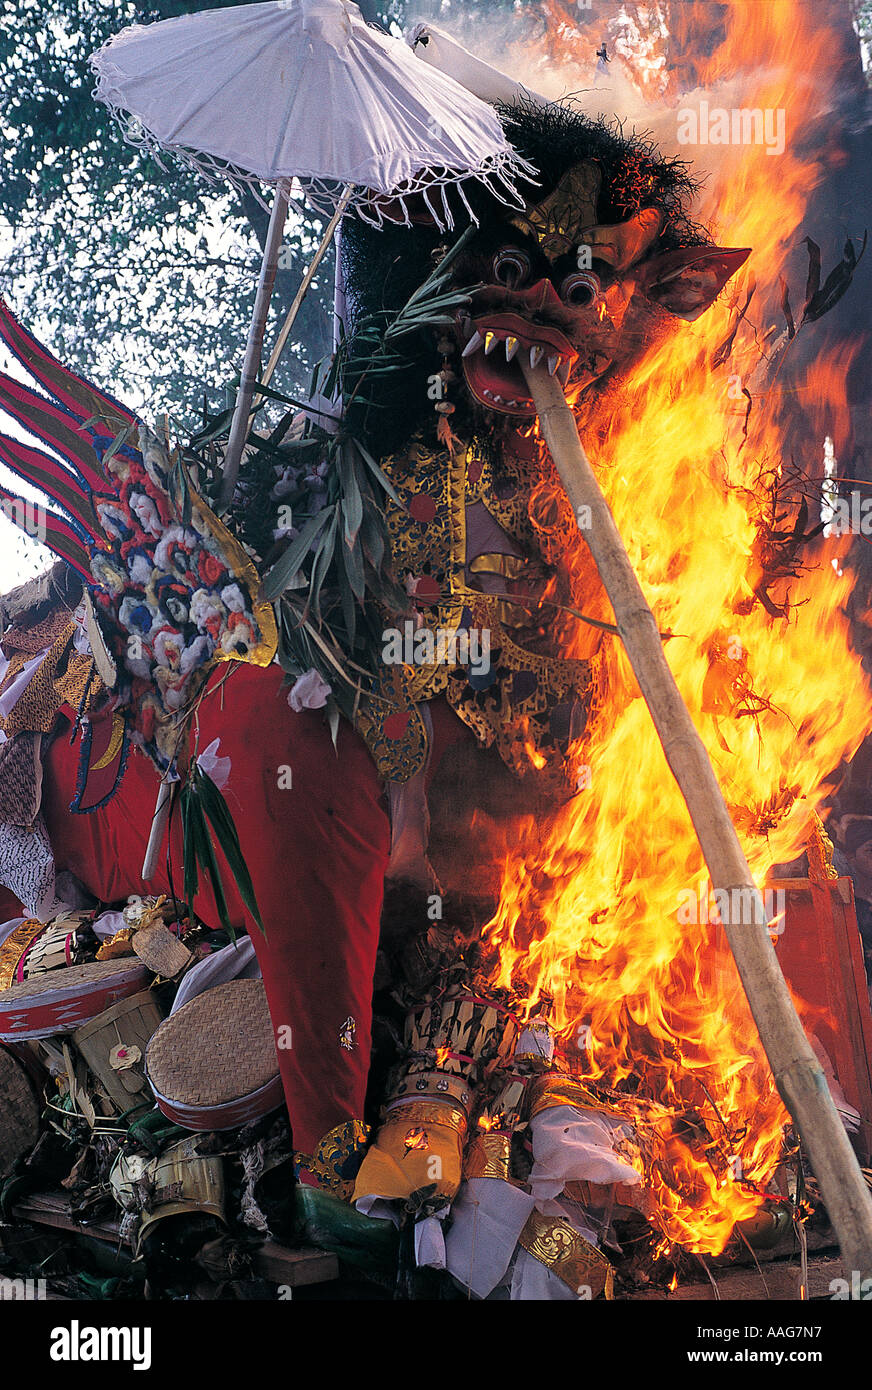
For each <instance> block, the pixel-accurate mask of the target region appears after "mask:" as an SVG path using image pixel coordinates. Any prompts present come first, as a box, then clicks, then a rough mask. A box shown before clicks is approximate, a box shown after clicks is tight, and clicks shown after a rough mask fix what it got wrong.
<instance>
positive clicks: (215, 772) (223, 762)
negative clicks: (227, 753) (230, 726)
mask: <svg viewBox="0 0 872 1390" xmlns="http://www.w3.org/2000/svg"><path fill="white" fill-rule="evenodd" d="M220 745H221V740H220V739H217V738H213V740H212V742H211V743H210V744H209V747H208V748H204V749H203V751H202V753H201V754H200V756H199V757H198V759H197V766H198V767H199V769H200V771H201V772H205V774H206V776H207V777H209V778H210V779H211V780H212V781H213V782H214V783H215V786H216V787H217V788H218V790H219V792H220V791H223V790H224V788H225V787H226V786H227V783H228V782H229V780H230V769H231V767H232V766H233V764H232V763H231V760H230V759H229V758H221V757H219V755H218V749H219V747H220Z"/></svg>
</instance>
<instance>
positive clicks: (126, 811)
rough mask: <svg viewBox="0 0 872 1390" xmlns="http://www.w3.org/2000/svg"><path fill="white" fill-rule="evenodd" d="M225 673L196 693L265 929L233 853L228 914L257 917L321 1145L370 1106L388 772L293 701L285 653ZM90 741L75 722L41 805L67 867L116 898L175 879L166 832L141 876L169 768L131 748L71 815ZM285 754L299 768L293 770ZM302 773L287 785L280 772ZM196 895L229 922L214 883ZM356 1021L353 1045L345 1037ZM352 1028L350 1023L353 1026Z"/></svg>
mask: <svg viewBox="0 0 872 1390" xmlns="http://www.w3.org/2000/svg"><path fill="white" fill-rule="evenodd" d="M225 675H226V668H222V669H221V670H220V671H219V672H218V673H217V674H216V675H215V676H213V678H212V680H211V682H210V687H209V693H208V694H207V696H206V697H205V699H204V700H203V701H202V703H201V705H200V709H199V715H198V724H199V738H198V747H199V749H200V750H201V751H202V750H203V749H205V748H207V747H208V745H209V744H210V743H211V742H212V740H213V739H215V738H218V739H220V747H219V749H218V755H219V757H229V758H231V760H232V767H231V771H230V779H229V782H228V784H227V786H226V787H225V788H224V797H225V800H226V801H227V804H228V806H229V808H230V812H231V814H232V816H233V819H234V821H235V823H236V828H237V831H238V833H239V839H240V843H241V847H242V852H243V854H244V856H245V860H246V863H247V864H248V868H249V871H250V873H251V877H252V882H253V884H254V889H255V894H256V896H257V902H258V906H259V908H260V913H261V917H262V918H263V922H264V925H265V927H266V939H264V937H263V935H262V934H261V932H260V931H259V929H258V927H257V926H256V925H255V924H254V923H253V922H252V921H251V920H250V919H249V918H248V916H247V914H246V912H245V910H244V908H243V907H242V904H241V903H240V901H239V898H238V895H237V894H236V892H235V890H234V888H233V885H232V881H231V878H230V874H229V871H228V870H227V869H226V866H224V864H223V861H221V860H220V855H219V861H220V862H221V864H222V879H223V882H224V886H225V891H226V893H227V900H228V904H229V907H230V914H231V920H233V921H234V922H235V923H237V924H242V923H243V922H244V923H245V925H246V927H247V929H248V930H249V932H250V935H251V938H252V940H253V942H254V946H255V949H256V951H257V956H258V960H259V961H260V964H261V968H262V970H263V977H264V985H265V987H266V993H267V999H268V1001H269V1007H270V1014H271V1017H272V1021H273V1026H274V1028H275V1029H276V1030H279V1029H282V1028H284V1029H286V1030H287V1029H289V1030H290V1033H288V1032H287V1031H286V1032H284V1033H282V1034H280V1035H279V1036H280V1039H281V1041H282V1042H284V1043H287V1042H288V1041H290V1046H289V1047H288V1046H281V1047H279V1050H278V1057H279V1064H280V1067H281V1073H282V1080H283V1082H284V1088H285V1095H286V1098H287V1103H288V1111H289V1114H290V1117H291V1124H292V1127H293V1135H294V1145H295V1147H296V1148H297V1149H298V1150H301V1151H302V1152H304V1153H311V1152H312V1150H313V1148H314V1147H315V1145H316V1144H317V1142H318V1140H319V1139H321V1138H322V1137H323V1136H324V1135H325V1134H326V1133H327V1132H328V1131H329V1130H331V1129H332V1128H334V1127H335V1126H336V1125H339V1124H341V1123H343V1122H344V1121H346V1120H349V1119H360V1118H362V1116H363V1103H364V1097H365V1094H366V1082H367V1074H368V1071H369V1059H370V1041H371V1011H372V981H373V973H374V969H375V956H376V949H377V946H378V934H379V920H380V916H381V907H382V900H383V893H384V872H385V867H386V865H387V860H388V850H389V840H390V834H389V825H388V817H387V812H386V808H385V802H384V798H383V789H382V783H381V781H380V779H379V777H378V773H377V771H376V769H375V765H374V763H373V762H372V759H371V757H370V755H369V752H368V750H367V748H366V745H365V744H364V743H363V740H362V739H361V738H359V736H358V735H357V734H356V733H355V732H354V730H353V729H352V728H351V727H350V726H349V725H348V724H347V723H346V722H345V721H344V720H342V721H341V723H340V730H339V738H338V750H334V748H333V744H332V740H331V737H330V731H329V728H328V725H327V720H326V718H325V715H324V712H323V710H306V711H303V712H302V713H300V714H295V713H293V712H292V711H291V710H290V709H289V707H288V704H287V692H286V691H285V690H282V689H281V680H282V672H281V671H280V670H279V668H278V667H277V666H271V667H269V668H268V669H266V670H261V669H258V668H255V667H251V666H244V665H239V666H236V667H234V668H233V670H232V671H231V674H230V676H229V678H228V679H226V680H225V681H224V682H223V684H220V685H219V682H220V681H221V679H222V677H223V676H225ZM78 753H79V744H78V741H77V742H76V745H75V746H74V747H73V748H71V747H70V744H69V728H68V727H67V728H66V730H62V732H61V733H60V734H59V736H58V737H56V738H55V740H54V742H53V743H52V746H51V749H50V751H49V754H48V757H47V759H46V766H45V780H44V784H43V810H44V814H45V818H46V824H47V828H48V833H49V837H50V839H51V843H52V847H53V849H54V853H55V859H56V863H57V868H58V870H59V871H60V870H62V869H70V870H72V871H73V872H74V873H75V874H76V875H77V876H78V877H79V878H80V879H81V881H82V882H83V883H84V884H85V886H86V887H87V888H88V889H89V890H90V891H91V892H92V893H93V894H95V895H96V896H97V897H98V898H100V899H102V900H103V901H105V902H112V901H116V900H118V899H120V898H124V897H126V896H128V895H129V894H131V893H143V894H144V893H146V892H150V893H155V892H167V891H169V886H170V885H169V879H168V875H167V871H166V845H165V847H164V851H163V853H162V856H161V863H160V866H159V870H158V873H157V874H156V875H155V877H154V878H153V879H152V880H151V882H150V883H149V884H148V885H146V884H144V883H143V882H142V880H141V878H140V871H141V868H142V861H143V857H144V853H145V846H146V842H147V838H148V832H149V828H150V823H151V818H152V815H153V812H154V805H155V800H156V796H157V790H158V777H157V773H156V772H155V771H154V769H153V768H152V766H151V764H150V763H149V762H148V761H147V760H146V759H145V758H144V757H143V756H142V755H141V754H139V753H136V752H132V753H131V756H130V759H129V762H128V766H127V770H126V772H125V774H124V777H123V779H122V781H121V785H120V787H119V790H118V792H117V793H116V795H115V796H114V797H113V799H112V800H111V801H110V802H109V803H108V805H107V806H106V807H104V808H103V809H102V810H100V811H96V812H93V813H91V814H88V815H72V814H70V812H69V810H68V807H69V804H70V802H71V800H72V797H73V791H74V786H75V776H76V766H77V763H78ZM287 769H290V777H289V776H288V772H287ZM288 780H290V782H291V785H290V787H287V786H284V787H283V786H280V782H281V781H284V782H287V781H288ZM170 845H171V867H172V874H173V881H174V885H175V890H176V893H177V894H179V895H181V893H182V886H183V870H182V841H181V826H180V824H179V817H178V815H174V817H173V824H172V826H171V828H170ZM196 910H197V912H198V915H199V916H201V917H202V919H203V920H204V921H206V922H207V923H208V924H209V925H210V926H217V925H218V917H217V912H216V909H215V904H214V899H213V898H212V895H211V893H209V892H207V891H205V890H204V891H201V893H200V895H199V896H198V898H197V902H196ZM349 1018H350V1019H352V1020H353V1021H354V1030H353V1039H354V1040H353V1046H352V1048H351V1050H348V1049H347V1048H346V1047H343V1046H342V1045H341V1043H340V1034H342V1033H343V1026H344V1025H345V1024H346V1021H347V1020H348V1019H349ZM345 1037H346V1041H347V1032H346V1034H345Z"/></svg>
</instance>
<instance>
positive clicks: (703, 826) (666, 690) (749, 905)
mask: <svg viewBox="0 0 872 1390" xmlns="http://www.w3.org/2000/svg"><path fill="white" fill-rule="evenodd" d="M519 361H521V356H520V355H519ZM522 368H523V371H524V375H525V377H526V379H527V384H528V386H529V389H530V394H531V395H532V397H533V400H534V402H535V404H536V410H537V412H538V415H539V424H540V427H541V430H542V434H543V436H544V438H545V441H546V443H547V445H548V448H549V449H550V450H551V456H552V458H553V460H554V463H555V466H556V468H557V471H558V473H559V474H560V479H561V482H562V483H563V486H564V487H565V489H566V492H567V495H568V497H569V500H570V502H571V503H572V506H573V509H574V511H575V516H576V520H579V519H580V517H581V516H582V515H584V517H585V522H587V521H588V520H589V522H590V524H589V526H588V525H585V526H584V528H582V527H581V526H579V529H580V530H581V531H582V535H583V536H584V539H585V540H586V542H587V544H588V546H589V547H590V551H591V554H592V555H593V558H594V560H595V562H596V566H597V569H598V571H599V574H600V578H601V579H602V582H603V586H604V588H605V590H606V593H607V594H608V596H609V599H610V600H611V604H612V607H613V609H614V613H615V621H616V623H617V626H618V631H619V633H620V636H621V639H622V641H623V643H624V647H625V649H626V652H627V656H628V657H629V659H630V663H631V665H632V667H633V671H634V672H635V675H636V679H637V680H638V682H639V686H640V689H641V691H642V694H643V695H644V697H645V702H646V704H647V705H648V709H649V710H650V712H651V717H652V719H653V720H654V725H655V728H656V729H657V733H658V734H659V736H660V742H661V743H662V745H663V751H664V753H665V754H666V761H667V762H668V764H669V767H670V768H671V770H672V774H673V776H674V777H675V780H676V782H677V783H678V787H679V790H680V792H681V794H682V796H683V798H684V800H685V802H686V804H687V809H688V811H689V812H690V818H691V820H692V822H693V826H694V829H695V831H696V834H697V838H698V839H699V843H700V847H701V849H702V852H703V856H704V858H705V862H706V864H707V866H708V871H709V874H710V876H711V881H712V885H713V886H714V888H716V889H718V888H720V889H726V890H727V901H728V902H729V903H730V904H731V911H730V912H728V913H723V912H722V913H721V919H722V921H723V923H724V930H725V932H726V936H727V940H728V942H729V944H730V949H731V950H732V953H733V958H734V959H735V962H736V966H737V967H738V971H739V975H740V978H741V980H742V984H743V986H744V989H745V994H746V996H747V998H748V1003H749V1005H750V1008H751V1013H752V1015H753V1017H754V1021H755V1023H756V1025H757V1029H758V1031H759V1033H760V1041H761V1043H762V1044H763V1047H764V1049H765V1051H766V1056H767V1057H768V1059H769V1063H770V1066H771V1067H772V1073H773V1076H774V1077H775V1084H776V1086H777V1087H778V1092H779V1094H780V1096H781V1098H782V1099H783V1101H784V1103H785V1105H786V1106H787V1108H788V1110H789V1111H790V1113H791V1115H792V1116H793V1119H794V1121H795V1123H796V1126H797V1129H798V1130H799V1133H800V1135H801V1137H802V1142H803V1144H804V1145H805V1148H806V1151H807V1153H808V1155H809V1158H810V1160H811V1164H812V1167H813V1169H814V1172H815V1175H816V1177H817V1179H818V1182H819V1183H820V1189H821V1195H822V1197H823V1200H824V1202H825V1204H826V1208H827V1212H828V1214H829V1217H830V1220H831V1222H832V1224H833V1227H834V1228H835V1231H836V1234H837V1236H838V1238H839V1244H840V1246H841V1249H842V1256H843V1258H844V1262H845V1268H846V1270H851V1271H853V1270H857V1271H859V1278H860V1280H862V1279H864V1278H869V1277H872V1194H870V1192H869V1191H868V1189H867V1188H866V1185H865V1183H864V1181H863V1177H862V1174H861V1173H860V1168H859V1165H858V1163H857V1159H856V1156H855V1154H854V1151H853V1149H852V1148H851V1144H850V1142H849V1140H848V1136H847V1134H846V1133H845V1129H844V1127H843V1125H842V1122H841V1120H840V1119H839V1116H838V1114H837V1112H836V1108H835V1106H834V1104H833V1101H832V1097H831V1096H830V1092H829V1088H828V1087H827V1083H826V1079H825V1078H824V1075H823V1072H822V1070H821V1067H820V1065H819V1063H818V1061H817V1058H816V1057H815V1055H814V1052H813V1051H812V1049H811V1047H810V1045H809V1042H808V1039H807V1038H806V1036H805V1032H804V1031H803V1027H802V1024H801V1023H800V1021H799V1018H798V1017H797V1014H796V1010H795V1009H794V1007H793V1002H792V1000H791V998H790V994H789V992H788V989H787V985H786V984H785V981H784V976H783V974H782V973H781V967H780V966H779V964H778V960H777V957H776V955H775V951H774V949H773V946H772V942H771V940H770V937H769V932H768V930H767V921H766V910H765V908H764V906H763V900H762V898H761V896H760V893H759V891H758V889H757V888H756V886H755V885H754V882H753V880H752V878H751V871H750V869H749V868H748V863H747V860H746V859H745V855H744V853H743V851H742V847H741V845H740V844H739V840H738V837H737V835H736V832H735V830H734V828H733V824H732V822H731V820H730V816H729V812H728V811H727V806H726V803H725V801H724V798H723V794H722V792H721V789H720V787H719V785H718V782H717V779H716V777H715V774H714V770H713V768H712V765H711V763H710V761H709V757H708V754H707V753H706V750H705V746H704V744H703V742H702V739H701V738H700V736H699V734H698V733H697V731H696V729H695V727H694V724H693V721H692V719H691V717H690V714H689V712H688V710H687V707H686V706H685V704H684V701H683V700H682V698H681V695H680V693H679V690H678V686H677V685H676V683H675V679H674V677H673V675H672V672H671V671H670V669H669V666H668V664H667V661H666V657H665V656H664V654H663V646H662V642H661V639H660V635H659V632H658V629H657V624H656V623H655V621H654V615H653V614H652V612H651V609H650V608H649V606H648V603H647V601H646V599H645V595H644V594H643V593H642V589H641V586H640V584H639V581H638V579H637V578H636V575H635V572H634V570H633V567H632V565H631V564H630V560H629V556H628V555H627V552H626V549H625V548H624V544H623V541H622V540H621V537H620V534H619V532H618V528H617V526H616V525H615V520H614V517H613V516H612V514H611V511H610V510H609V506H608V503H607V502H606V500H605V498H604V496H603V494H602V492H601V491H600V487H599V484H598V482H597V480H596V477H595V475H594V472H593V469H592V468H591V466H590V462H589V460H588V458H587V455H586V454H585V452H584V449H583V448H582V445H581V441H580V439H579V437H578V428H577V426H576V422H575V416H574V415H573V413H572V411H571V410H570V408H569V406H568V405H567V404H566V400H565V398H564V395H563V391H562V389H561V387H560V384H559V382H558V381H557V380H556V379H555V378H554V377H552V376H549V374H548V372H547V370H546V369H545V368H544V367H535V368H532V367H529V366H528V365H527V364H526V363H524V362H523V361H522ZM581 508H590V512H589V514H588V513H587V512H584V513H582V512H581V510H580V509H581ZM737 901H738V903H739V904H740V910H739V911H738V912H736V911H735V910H734V909H735V905H736V902H737ZM728 918H729V920H727V919H728ZM849 1278H850V1276H849Z"/></svg>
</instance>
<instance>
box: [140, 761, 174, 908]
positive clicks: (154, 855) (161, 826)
mask: <svg viewBox="0 0 872 1390" xmlns="http://www.w3.org/2000/svg"><path fill="white" fill-rule="evenodd" d="M172 796H173V788H172V783H170V782H161V784H160V786H159V787H158V789H157V801H156V802H155V806H154V815H153V816H152V818H151V832H150V834H149V837H148V844H147V845H146V847H145V859H144V860H143V861H142V874H141V875H140V877H141V878H142V881H143V883H148V882H149V880H150V879H151V878H153V877H154V873H155V870H156V869H157V860H158V855H159V854H160V850H161V845H162V844H163V841H164V835H165V834H166V828H167V821H168V820H169V818H170V802H171V801H172Z"/></svg>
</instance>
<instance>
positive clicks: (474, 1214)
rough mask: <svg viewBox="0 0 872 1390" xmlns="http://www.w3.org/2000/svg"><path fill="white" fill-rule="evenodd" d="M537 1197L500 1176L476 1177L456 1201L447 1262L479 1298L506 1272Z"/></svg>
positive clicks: (459, 1280) (450, 1269)
mask: <svg viewBox="0 0 872 1390" xmlns="http://www.w3.org/2000/svg"><path fill="white" fill-rule="evenodd" d="M534 1206H535V1202H534V1199H533V1197H531V1195H530V1193H529V1192H524V1191H522V1189H521V1188H519V1187H514V1186H513V1185H512V1184H511V1183H508V1182H503V1181H502V1179H500V1178H470V1180H469V1181H468V1182H465V1183H463V1184H462V1186H461V1188H460V1191H459V1192H458V1194H457V1196H456V1197H455V1199H454V1202H453V1204H452V1207H451V1227H450V1229H449V1231H448V1234H447V1235H446V1237H445V1267H446V1269H447V1270H448V1272H449V1273H450V1274H451V1275H453V1277H454V1278H455V1279H456V1280H457V1282H458V1283H459V1284H461V1285H462V1286H463V1287H464V1288H466V1289H469V1290H470V1291H471V1292H472V1293H474V1294H475V1296H476V1298H487V1296H488V1294H489V1293H491V1292H492V1291H493V1290H494V1289H495V1288H496V1286H497V1284H499V1282H500V1280H501V1279H502V1278H503V1277H504V1276H505V1273H506V1270H507V1269H508V1267H509V1263H510V1262H511V1259H512V1256H513V1255H514V1253H515V1247H516V1245H517V1243H518V1239H519V1237H520V1235H521V1232H522V1231H523V1229H524V1226H525V1224H526V1222H527V1218H528V1217H529V1215H530V1213H531V1211H532V1210H533V1207H534Z"/></svg>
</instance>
